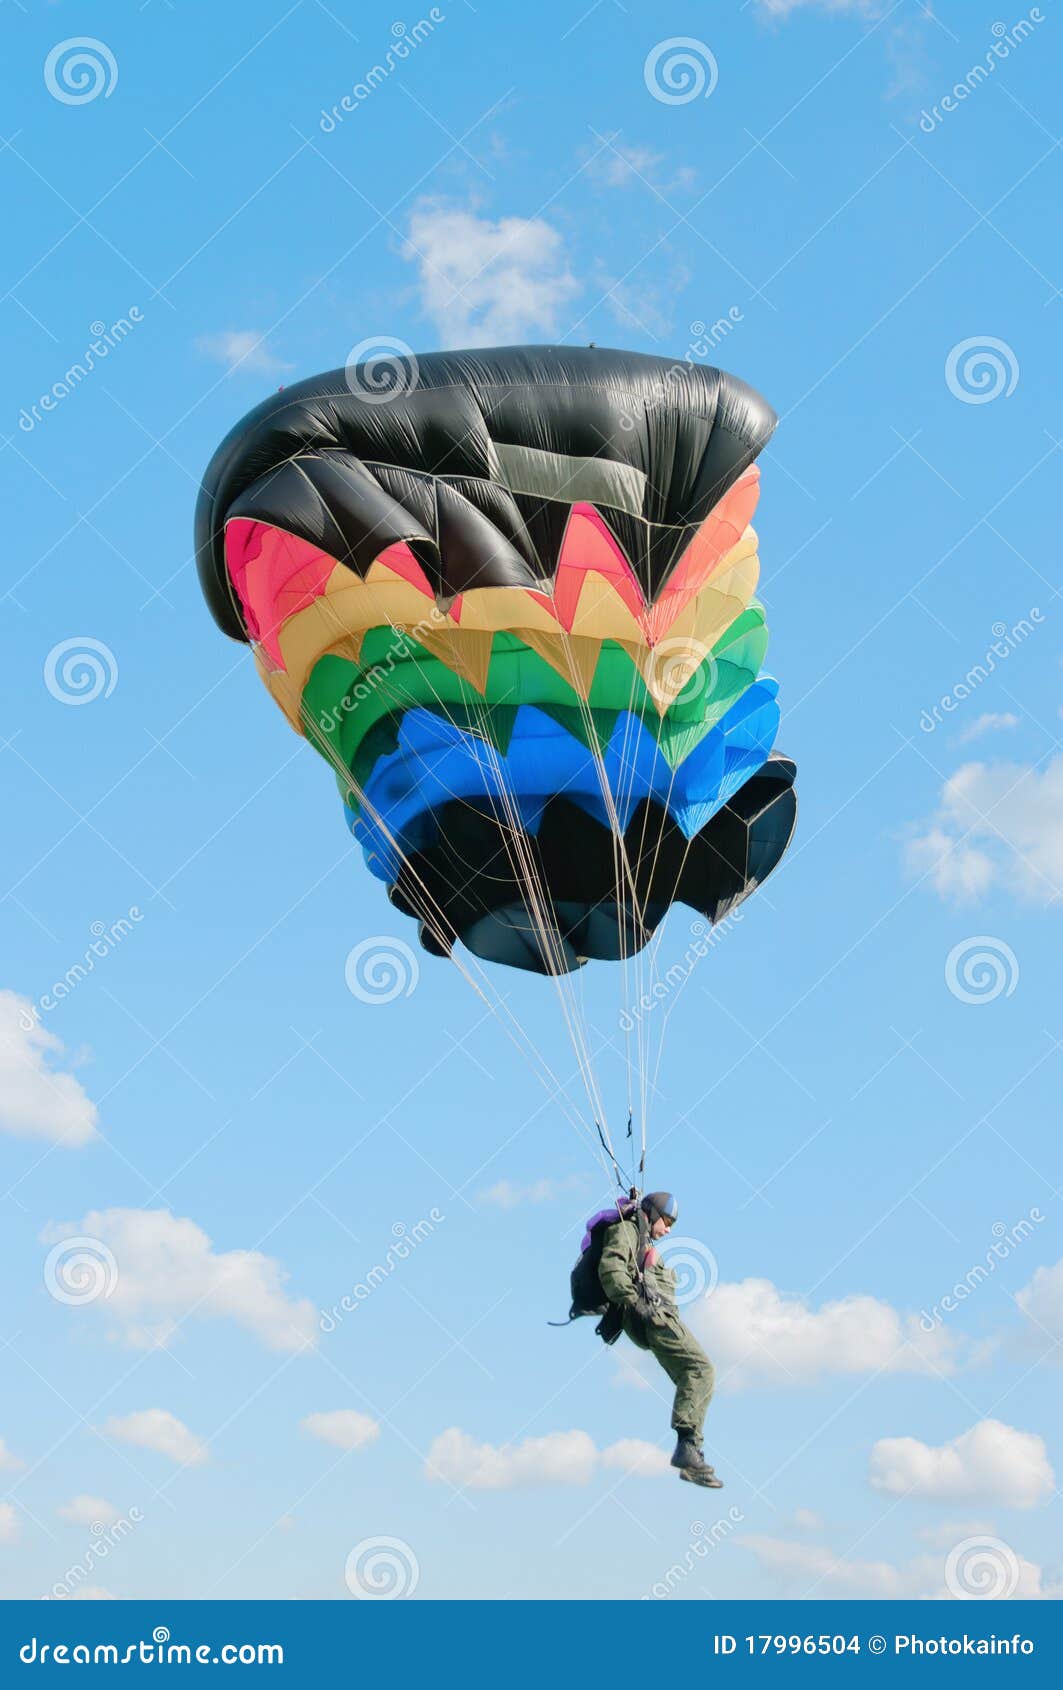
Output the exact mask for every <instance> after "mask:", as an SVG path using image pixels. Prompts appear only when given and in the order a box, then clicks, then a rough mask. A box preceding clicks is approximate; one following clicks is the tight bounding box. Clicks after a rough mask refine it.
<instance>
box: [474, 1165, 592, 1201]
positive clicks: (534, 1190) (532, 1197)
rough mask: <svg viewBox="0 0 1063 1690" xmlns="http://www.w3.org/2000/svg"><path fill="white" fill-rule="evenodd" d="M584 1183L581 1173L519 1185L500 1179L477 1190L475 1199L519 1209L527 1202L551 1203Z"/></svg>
mask: <svg viewBox="0 0 1063 1690" xmlns="http://www.w3.org/2000/svg"><path fill="white" fill-rule="evenodd" d="M586 1183H587V1182H586V1180H585V1179H584V1178H583V1176H582V1174H571V1175H570V1176H569V1177H568V1179H537V1180H533V1181H532V1183H531V1184H530V1185H519V1184H517V1183H516V1182H515V1181H513V1180H508V1179H500V1180H499V1181H498V1182H497V1183H496V1184H495V1185H492V1186H489V1187H488V1188H487V1190H486V1191H480V1192H478V1193H477V1196H476V1201H477V1202H478V1203H487V1204H490V1205H492V1206H493V1207H494V1208H496V1209H520V1208H523V1207H524V1206H525V1204H528V1203H552V1202H554V1201H555V1199H556V1198H558V1197H564V1196H566V1195H567V1194H568V1193H569V1192H570V1191H574V1190H579V1189H583V1188H584V1187H585V1186H586Z"/></svg>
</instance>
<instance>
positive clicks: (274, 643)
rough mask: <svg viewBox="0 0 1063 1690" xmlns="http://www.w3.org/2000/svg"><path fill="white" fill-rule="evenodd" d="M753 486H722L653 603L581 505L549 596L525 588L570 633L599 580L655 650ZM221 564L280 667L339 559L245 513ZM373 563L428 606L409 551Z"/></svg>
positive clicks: (717, 554)
mask: <svg viewBox="0 0 1063 1690" xmlns="http://www.w3.org/2000/svg"><path fill="white" fill-rule="evenodd" d="M759 483H760V475H759V472H758V470H757V468H756V466H755V465H752V466H751V467H750V468H749V469H747V470H746V471H745V473H744V474H743V475H741V476H740V477H739V478H738V480H737V481H736V482H735V484H734V486H733V487H731V488H729V489H728V491H727V492H726V493H725V494H724V496H723V498H722V499H721V500H720V502H719V504H718V505H716V506H714V508H713V509H712V510H711V511H710V512H709V514H708V516H707V517H706V518H705V521H704V522H703V523H702V525H701V527H700V528H699V529H698V531H697V533H696V534H695V535H694V537H693V539H692V540H691V542H690V544H689V546H687V548H686V550H685V551H684V552H683V554H682V556H681V557H680V559H679V561H678V563H677V564H676V565H675V568H674V569H673V570H672V573H671V575H670V576H669V578H668V581H667V583H666V584H665V586H664V587H663V588H662V590H661V592H660V595H659V596H658V598H657V600H656V602H655V603H654V604H652V605H647V603H646V601H645V598H644V597H643V592H642V588H641V586H640V585H639V581H638V578H637V577H636V575H635V572H634V570H633V569H632V567H631V564H630V562H629V560H628V558H627V556H626V555H625V553H624V551H623V549H622V548H621V546H620V544H619V542H618V540H617V538H616V536H615V535H614V534H613V532H612V530H611V529H610V527H609V525H608V522H607V521H606V519H605V518H604V517H603V516H602V514H601V512H600V511H598V510H597V509H596V508H595V506H594V505H587V504H577V505H573V506H572V511H571V514H570V516H569V520H568V523H567V525H566V528H565V534H564V539H563V541H562V544H561V554H560V557H559V558H558V565H557V570H556V573H555V577H554V590H553V593H552V594H547V593H539V592H529V594H528V596H529V598H532V599H534V600H535V602H536V603H537V604H539V605H541V606H542V607H543V608H544V609H545V610H548V611H549V612H550V614H551V615H552V616H556V618H557V620H558V622H559V623H560V624H561V626H562V627H563V628H566V629H568V630H571V628H572V625H573V622H574V621H575V618H576V614H577V611H578V608H579V600H580V593H581V591H582V589H583V585H584V582H585V580H586V577H587V576H588V575H589V574H594V575H599V576H601V577H602V578H603V579H604V580H606V581H608V582H609V584H610V586H611V587H612V588H613V590H614V591H615V592H616V593H617V595H618V597H619V598H621V599H622V600H623V602H624V604H625V605H626V606H627V608H628V610H629V611H630V612H631V614H632V616H634V617H635V618H636V619H637V621H638V623H639V626H640V628H641V629H642V632H643V634H644V635H645V637H646V641H647V643H648V644H649V645H651V646H652V645H654V644H656V642H657V641H658V640H659V639H660V638H661V637H662V636H663V635H664V634H665V633H667V631H668V629H669V628H670V627H671V625H672V623H673V622H674V621H675V619H676V617H677V616H678V615H679V614H680V613H681V611H682V610H683V609H684V607H685V606H686V605H687V604H688V603H689V602H690V600H691V599H692V598H693V597H694V596H695V594H697V593H699V592H700V591H701V589H702V588H703V587H704V586H705V585H706V583H707V582H708V581H709V579H710V577H711V576H712V575H713V574H714V572H715V571H716V570H717V569H718V568H719V566H720V564H721V563H722V561H723V559H724V558H725V557H726V556H727V554H728V552H729V551H730V550H731V549H732V547H733V546H735V545H736V544H737V542H738V541H739V539H740V538H741V536H742V534H743V533H744V531H745V529H746V527H747V526H748V524H749V522H750V521H751V519H752V516H753V512H754V510H755V509H756V504H757V496H758V494H759V491H760V485H759ZM225 559H226V564H227V566H228V570H229V579H230V580H231V582H232V585H233V589H234V591H235V593H236V595H237V597H238V598H239V600H240V604H241V606H242V607H243V612H244V620H245V623H246V626H247V631H248V633H249V635H250V636H251V638H252V639H253V640H255V641H257V642H258V643H259V644H261V645H262V646H263V648H264V649H265V651H266V652H267V654H268V655H269V657H270V659H271V660H272V661H273V662H274V663H276V664H277V666H278V667H279V668H282V669H283V667H284V660H283V658H282V656H281V649H280V643H279V640H278V634H279V631H280V629H281V628H282V627H283V626H284V623H285V622H286V621H287V619H288V617H289V616H294V615H295V614H296V613H297V612H298V611H300V610H305V609H306V607H307V606H308V605H309V604H312V603H313V601H314V600H315V599H317V598H320V597H321V595H322V594H323V593H324V592H325V590H326V588H327V585H328V581H329V577H330V576H331V575H332V572H333V570H334V569H335V568H336V559H335V558H334V557H330V555H329V554H328V553H327V552H323V551H321V550H320V549H319V548H318V547H316V546H313V545H311V544H310V543H309V541H306V540H300V539H297V538H296V536H295V535H294V534H288V533H286V532H285V531H284V530H283V529H281V528H274V527H272V526H271V525H269V524H267V523H263V522H255V521H253V520H252V519H250V518H248V517H235V518H233V520H232V521H231V522H229V523H228V524H227V525H226V529H225ZM376 561H377V562H379V563H381V564H384V565H386V567H387V568H388V569H390V570H391V571H392V573H393V574H395V575H398V576H401V577H402V579H403V580H405V581H408V582H409V583H410V585H411V586H413V587H416V588H417V590H418V591H419V592H421V593H423V594H424V596H425V598H426V599H428V600H429V601H433V602H434V594H433V592H432V585H431V582H430V581H429V580H428V577H427V576H426V575H425V572H424V570H423V569H422V568H421V566H420V564H419V563H418V562H417V559H416V558H415V557H414V555H413V553H412V552H411V550H410V548H409V546H407V545H404V544H402V543H401V542H400V543H398V544H396V545H392V546H388V547H387V548H386V549H385V550H384V551H382V552H381V553H380V556H379V558H378V559H377V560H376ZM461 605H462V600H461V595H459V596H458V597H457V598H455V599H454V602H453V604H452V605H451V606H450V615H451V617H452V618H453V620H454V621H455V622H460V620H461Z"/></svg>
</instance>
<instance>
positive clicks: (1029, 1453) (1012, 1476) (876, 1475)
mask: <svg viewBox="0 0 1063 1690" xmlns="http://www.w3.org/2000/svg"><path fill="white" fill-rule="evenodd" d="M868 1477H869V1480H870V1483H871V1485H872V1486H873V1488H874V1489H875V1490H879V1491H883V1492H884V1493H885V1494H886V1495H887V1496H915V1497H921V1498H924V1499H925V1500H927V1501H929V1502H989V1503H993V1502H998V1503H1004V1504H1006V1505H1007V1506H1008V1507H1011V1508H1032V1507H1033V1506H1034V1504H1035V1503H1037V1502H1040V1501H1041V1499H1042V1498H1043V1497H1045V1496H1047V1495H1049V1494H1050V1493H1051V1491H1052V1489H1053V1487H1054V1485H1055V1476H1054V1474H1053V1472H1052V1468H1051V1465H1050V1463H1049V1460H1048V1455H1047V1452H1046V1450H1045V1444H1044V1439H1043V1438H1040V1437H1038V1436H1037V1434H1036V1433H1035V1432H1019V1431H1016V1429H1015V1427H1014V1426H1005V1425H1004V1423H1003V1421H1000V1420H979V1421H977V1422H976V1424H975V1425H973V1426H972V1427H971V1428H970V1430H969V1431H966V1432H963V1433H961V1435H960V1436H959V1437H957V1438H953V1439H951V1441H950V1442H949V1443H946V1444H939V1445H937V1446H934V1445H931V1444H924V1443H922V1442H920V1440H919V1439H918V1438H880V1439H879V1440H878V1442H877V1443H876V1444H875V1445H874V1447H873V1449H872V1451H871V1463H870V1470H869V1475H868Z"/></svg>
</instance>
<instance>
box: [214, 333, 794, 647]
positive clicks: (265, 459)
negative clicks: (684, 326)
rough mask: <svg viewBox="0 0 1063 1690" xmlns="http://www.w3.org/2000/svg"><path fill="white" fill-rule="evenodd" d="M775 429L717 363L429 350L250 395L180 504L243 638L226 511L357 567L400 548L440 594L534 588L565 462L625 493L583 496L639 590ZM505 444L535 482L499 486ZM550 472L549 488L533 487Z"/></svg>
mask: <svg viewBox="0 0 1063 1690" xmlns="http://www.w3.org/2000/svg"><path fill="white" fill-rule="evenodd" d="M389 370H390V374H391V378H392V380H391V384H390V387H389V383H388V379H387V377H388V373H389ZM775 422H776V417H775V413H774V411H773V410H772V409H771V407H770V406H769V405H768V404H767V403H766V402H765V401H764V400H763V399H762V398H761V397H760V395H759V394H758V393H756V392H754V390H753V389H752V388H751V387H747V386H746V384H745V383H744V382H741V381H739V380H738V379H737V378H736V377H735V376H730V375H727V374H726V373H725V372H724V371H722V370H715V369H710V368H708V367H706V366H704V365H699V364H691V363H684V362H670V361H669V360H668V359H666V358H657V357H650V356H648V355H646V354H643V353H637V352H619V351H608V350H602V349H599V348H597V347H581V346H508V347H497V348H492V349H489V350H484V351H471V352H433V353H429V354H427V355H425V356H424V357H421V358H417V359H414V358H413V357H412V355H410V356H409V357H408V358H406V359H403V360H398V361H396V362H394V363H392V364H391V365H390V366H389V365H387V364H386V363H385V362H384V361H382V360H381V361H377V362H375V363H369V364H365V365H360V366H357V367H355V368H351V369H347V370H333V371H330V372H329V373H328V374H327V375H321V376H314V377H311V378H310V379H309V380H308V381H302V382H298V383H296V384H295V385H294V386H292V387H288V388H285V389H283V391H281V392H280V393H277V394H274V395H273V396H272V397H271V398H269V399H267V400H265V401H264V402H263V403H262V404H261V405H259V406H258V407H257V408H256V409H255V410H253V411H252V412H250V414H249V415H248V416H247V417H245V418H244V420H243V421H242V422H241V423H239V424H238V425H237V427H236V428H234V429H233V431H232V432H231V433H230V434H229V435H228V437H227V438H226V439H225V440H224V441H223V442H222V444H221V446H220V447H219V448H218V451H217V452H216V453H215V454H214V457H213V459H212V460H211V463H210V465H209V467H208V469H207V472H206V475H205V476H204V479H203V486H202V490H201V492H200V496H199V502H198V505H197V509H196V558H197V565H198V569H199V578H200V582H201V584H202V587H203V592H204V595H205V597H206V600H207V603H208V605H209V606H210V609H211V612H212V614H213V616H214V618H215V620H216V622H217V623H218V625H219V626H220V627H221V628H222V629H224V631H225V632H226V633H227V634H229V635H231V636H232V637H233V638H234V639H240V640H245V639H246V638H247V633H246V630H245V628H244V625H243V619H242V616H241V613H240V607H239V605H238V603H237V602H236V600H235V598H234V595H233V592H232V589H231V587H230V584H229V580H228V576H227V572H226V568H225V555H224V531H225V523H226V521H227V520H228V519H229V518H230V517H238V516H245V517H253V518H256V519H257V520H259V521H262V522H267V523H273V524H275V525H276V526H277V527H280V528H283V529H285V530H286V531H287V532H289V533H292V534H295V535H298V536H299V537H300V538H302V539H304V540H307V541H309V542H310V543H311V544H313V545H317V546H320V547H321V548H322V549H323V550H325V551H327V552H328V553H329V554H330V555H332V556H333V557H335V558H336V559H337V560H339V561H340V562H343V563H346V564H347V565H348V566H349V567H350V568H352V569H354V570H356V571H357V572H358V573H360V574H364V573H365V571H366V570H367V569H368V568H369V565H370V564H371V562H372V561H373V558H374V557H376V556H377V555H379V553H380V552H381V551H382V550H383V549H384V547H385V546H387V545H390V544H393V543H395V542H396V541H405V542H407V543H408V544H409V545H410V547H411V550H412V551H413V552H414V553H415V555H416V556H417V558H418V561H419V562H420V564H421V566H422V568H423V569H424V570H425V572H426V574H427V575H428V577H429V579H430V580H431V582H432V584H433V587H434V589H435V591H436V593H437V595H438V596H439V597H440V598H442V599H444V600H445V599H447V598H449V597H451V596H453V595H454V594H455V593H458V592H461V591H463V590H465V589H467V588H469V587H472V586H478V587H490V586H520V587H534V588H543V587H546V588H547V589H549V584H550V582H551V580H552V578H553V575H554V572H555V569H556V565H557V557H558V551H559V548H560V544H561V538H562V535H563V533H564V525H565V519H566V516H567V506H568V503H571V502H573V501H574V500H579V499H581V498H584V497H586V496H587V495H586V493H584V492H581V491H580V481H581V476H585V472H584V470H583V469H582V468H581V464H582V461H583V460H587V459H597V460H600V461H602V463H603V464H612V465H619V466H621V470H620V472H619V473H618V476H617V477H616V478H615V479H616V482H617V484H618V487H619V484H620V483H622V484H623V488H624V491H623V492H622V493H621V492H620V491H618V493H617V498H618V503H617V505H615V506H610V505H609V504H608V502H607V501H606V500H603V499H602V497H601V496H594V497H592V499H591V502H593V503H595V504H596V505H597V506H598V508H599V509H600V510H602V512H603V515H604V516H605V517H606V520H607V521H608V522H609V523H610V525H611V526H612V527H613V529H614V531H615V533H616V535H617V538H618V539H619V541H620V543H621V545H622V546H623V547H624V550H625V552H626V554H627V556H628V557H629V558H630V559H631V562H632V564H633V566H634V568H635V570H636V572H637V573H638V575H639V577H640V580H641V582H642V585H643V589H644V591H645V592H646V595H647V598H649V599H652V598H653V597H654V596H655V595H656V593H657V592H658V591H659V590H660V588H661V587H662V586H663V584H664V582H665V581H666V580H667V578H668V575H669V573H670V571H671V569H672V567H673V565H674V563H675V561H676V559H677V558H678V556H679V555H680V553H681V552H682V550H683V549H684V547H685V546H686V544H687V543H688V541H689V539H690V536H691V534H692V533H693V531H694V530H695V529H696V528H697V526H698V524H699V523H701V522H702V521H703V520H704V518H705V517H706V516H707V515H708V512H709V511H710V510H711V509H712V507H713V505H715V504H716V503H717V501H718V500H719V499H720V498H721V497H722V496H723V494H724V493H725V492H726V491H727V489H728V487H730V486H731V485H732V484H733V483H734V482H735V481H736V480H737V479H738V477H739V476H740V475H741V473H742V471H743V470H744V469H746V468H747V467H748V465H749V464H751V463H752V462H753V460H754V459H755V458H756V457H757V455H758V453H759V452H760V451H761V450H762V448H763V447H764V445H765V444H766V442H767V441H768V440H769V439H770V437H771V434H772V431H773V429H774V427H775ZM506 447H511V448H523V449H524V450H525V451H527V450H529V449H530V450H531V451H532V452H534V453H536V454H539V456H538V457H536V458H535V459H533V460H530V461H531V462H532V464H533V469H532V471H531V479H532V480H533V481H534V480H535V479H536V470H535V467H534V466H536V465H537V466H538V467H539V474H540V476H542V475H545V482H542V483H541V485H540V486H539V487H538V489H537V490H536V491H534V492H531V493H529V492H527V491H522V490H514V488H513V487H511V485H510V482H511V481H513V480H514V479H515V477H514V473H513V471H512V469H510V470H509V471H507V470H505V468H504V466H503V464H502V462H501V460H500V456H499V450H498V449H499V448H502V449H503V455H504V449H505V448H506ZM555 460H556V461H555ZM565 460H568V461H569V462H568V463H567V464H566V462H565ZM509 461H510V462H512V455H511V456H510V460H509ZM526 461H527V460H523V459H522V462H526ZM544 464H545V465H546V469H545V470H544V469H543V465H544ZM551 465H552V467H551ZM593 467H594V468H597V467H598V466H593ZM632 472H635V473H634V474H632ZM527 473H528V472H527V471H525V474H527ZM551 474H555V475H557V477H558V480H557V486H556V487H555V488H554V489H553V490H551V491H548V492H544V491H543V490H542V486H543V485H545V484H546V483H549V481H550V477H551ZM516 479H517V480H519V479H520V474H519V473H518V474H517V476H516ZM569 479H570V480H571V487H572V492H571V494H570V496H569V498H568V500H567V502H566V498H565V492H564V488H565V485H566V482H568V481H569ZM590 484H591V485H593V484H594V477H593V469H592V474H591V483H590ZM598 484H599V485H601V477H599V482H598ZM583 485H584V486H587V485H588V482H587V481H586V479H585V478H584V479H583ZM633 490H634V491H633ZM638 500H640V501H641V509H640V510H636V509H635V508H634V503H635V502H636V501H638Z"/></svg>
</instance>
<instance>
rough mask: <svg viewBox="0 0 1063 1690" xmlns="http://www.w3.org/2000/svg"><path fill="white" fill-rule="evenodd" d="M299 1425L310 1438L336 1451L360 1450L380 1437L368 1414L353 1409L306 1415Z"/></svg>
mask: <svg viewBox="0 0 1063 1690" xmlns="http://www.w3.org/2000/svg"><path fill="white" fill-rule="evenodd" d="M299 1424H300V1425H301V1426H302V1428H303V1431H304V1432H309V1433H310V1436H311V1437H312V1438H320V1440H321V1442H322V1443H323V1444H334V1445H335V1446H336V1448H337V1449H361V1448H362V1446H363V1444H371V1443H372V1442H373V1441H374V1439H376V1438H379V1436H380V1426H379V1424H378V1423H377V1421H375V1420H372V1419H370V1417H369V1415H368V1414H359V1413H358V1411H357V1409H354V1408H333V1409H328V1410H326V1411H325V1412H323V1413H319V1414H308V1415H307V1416H306V1419H305V1420H301V1421H300V1422H299Z"/></svg>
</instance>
